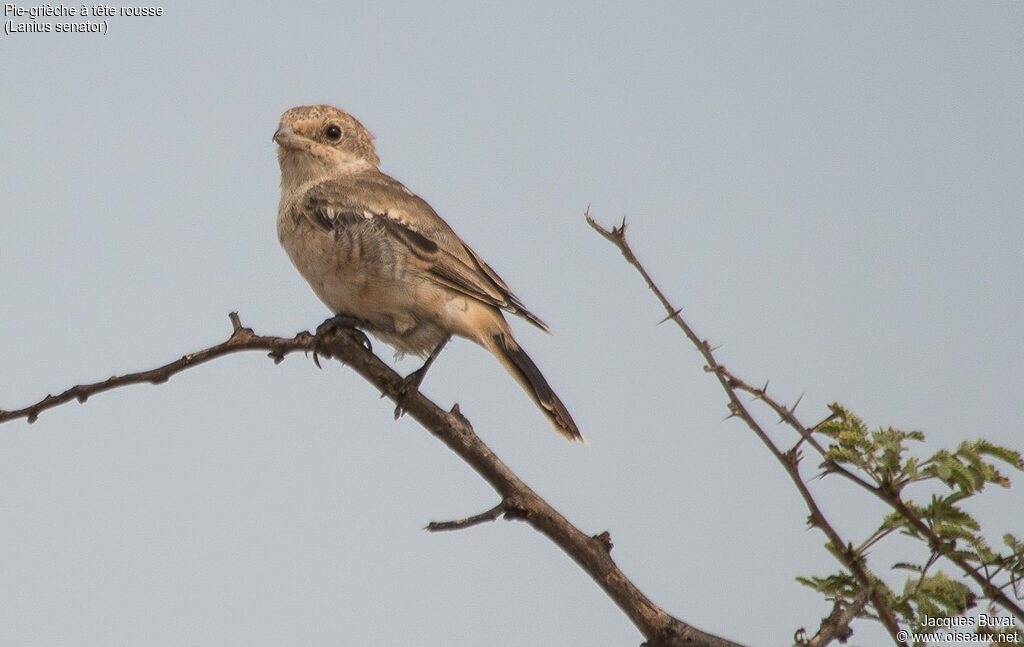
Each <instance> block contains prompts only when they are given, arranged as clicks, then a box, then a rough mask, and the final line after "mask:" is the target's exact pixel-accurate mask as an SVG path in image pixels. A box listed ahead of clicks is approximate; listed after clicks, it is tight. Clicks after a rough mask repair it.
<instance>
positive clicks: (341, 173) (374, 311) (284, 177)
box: [274, 105, 583, 440]
mask: <svg viewBox="0 0 1024 647" xmlns="http://www.w3.org/2000/svg"><path fill="white" fill-rule="evenodd" d="M274 141H275V142H277V144H278V146H279V148H278V152H277V158H278V162H279V163H280V165H281V204H280V207H279V210H278V216H277V235H278V238H279V239H280V240H281V245H282V246H283V247H284V249H285V251H286V252H288V257H289V258H291V260H292V263H294V264H295V267H296V268H298V270H299V272H300V273H301V274H302V276H303V277H304V278H305V279H306V281H308V282H309V284H310V286H311V287H312V288H313V291H314V292H316V294H317V296H319V297H320V299H321V300H322V301H323V302H324V303H325V304H326V305H327V307H328V308H330V309H331V311H332V312H333V313H334V314H335V315H337V316H336V317H335V320H337V321H340V322H343V323H344V324H347V325H350V326H355V327H358V328H360V329H362V330H365V331H367V332H369V333H371V334H373V335H374V336H375V337H377V338H379V339H381V340H382V341H384V342H386V343H388V344H390V345H392V346H394V347H395V349H396V350H397V351H398V352H399V353H413V354H416V355H419V356H421V357H426V358H427V361H426V362H425V363H424V365H423V368H421V369H420V370H419V371H417V372H415V373H413V374H412V375H411V376H410V378H408V379H409V381H410V382H411V383H413V384H415V385H416V386H418V385H419V382H420V381H421V380H422V378H423V375H424V374H425V372H426V369H427V368H428V367H429V366H430V363H431V362H433V360H434V358H435V357H436V356H437V354H438V353H439V352H440V350H441V348H443V347H444V345H445V343H447V341H448V340H449V339H450V337H451V336H452V335H459V336H460V337H465V338H467V339H471V340H473V341H475V342H476V343H478V344H480V345H481V346H483V347H484V348H486V349H487V350H489V351H490V352H491V353H492V354H493V355H494V356H495V357H497V358H498V360H499V361H500V362H501V363H502V365H503V366H504V367H505V368H506V369H507V370H508V372H509V373H511V374H512V377H514V378H515V379H516V380H517V381H518V382H519V383H520V384H521V385H522V386H523V388H524V389H525V390H526V392H527V394H529V396H530V397H531V398H532V399H533V401H534V402H536V403H537V405H538V406H539V407H540V409H541V411H542V412H543V413H544V414H545V415H546V416H547V417H548V419H549V420H550V421H551V423H552V424H553V425H554V426H555V429H556V430H558V432H559V433H561V434H562V435H564V436H565V437H566V438H568V439H569V440H583V436H582V434H580V431H579V428H577V426H576V423H575V422H573V419H572V416H570V415H569V411H568V410H567V409H566V408H565V405H563V404H562V401H561V400H559V399H558V396H557V395H555V392H554V391H553V390H552V389H551V387H550V386H549V385H548V383H547V380H545V379H544V376H543V375H542V374H541V372H540V369H538V368H537V365H536V364H534V363H533V360H531V359H530V357H529V356H528V355H527V354H526V351H524V350H523V349H522V348H521V347H520V346H519V344H518V343H516V340H515V338H514V337H513V336H512V330H511V329H510V328H509V325H508V322H506V321H505V318H504V316H502V313H501V311H502V310H506V311H508V312H511V313H513V314H516V315H519V316H520V317H522V318H524V319H526V320H527V321H529V322H530V323H532V324H534V325H535V326H537V327H539V328H540V329H542V330H545V331H547V329H548V328H547V326H546V325H545V324H544V322H543V321H541V320H540V319H539V318H537V317H536V316H535V315H534V314H533V313H531V312H530V311H529V310H527V309H526V308H525V307H524V306H523V304H522V303H521V302H520V301H519V299H518V298H516V296H515V295H514V294H512V291H511V290H510V289H509V287H508V286H507V285H506V284H505V282H504V281H502V280H501V277H499V276H498V275H497V273H495V271H494V270H492V269H491V268H490V267H489V266H488V265H487V263H485V262H484V261H483V259H481V258H480V256H479V255H478V254H477V253H476V252H474V251H473V249H472V248H470V246H469V245H467V244H466V243H464V242H463V241H462V239H460V238H459V237H458V235H456V234H455V232H454V231H453V230H452V228H451V227H449V226H448V223H446V222H445V221H444V220H442V219H441V217H440V216H439V215H437V213H436V212H435V211H434V210H433V209H432V208H431V207H430V205H429V204H427V203H426V202H425V201H424V200H422V199H421V198H420V197H418V196H417V195H416V194H414V193H413V192H412V191H410V190H409V189H407V188H405V186H403V185H402V184H401V183H400V182H398V181H397V180H395V179H394V178H392V177H390V176H388V175H385V174H384V173H381V171H380V169H379V168H378V164H379V163H380V160H379V158H378V157H377V153H376V152H375V151H374V147H373V135H372V134H370V131H368V130H367V129H366V128H365V127H364V126H363V125H362V124H361V123H359V122H358V121H357V120H356V119H355V118H354V117H353V116H352V115H350V114H348V113H347V112H344V111H342V110H339V109H337V108H334V107H332V106H324V105H321V106H300V107H297V108H292V109H291V110H288V111H286V112H285V113H284V114H283V115H282V116H281V123H280V126H279V128H278V129H277V132H276V133H274ZM329 321H331V320H328V322H329ZM328 322H325V324H326V323H328Z"/></svg>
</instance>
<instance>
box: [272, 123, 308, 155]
mask: <svg viewBox="0 0 1024 647" xmlns="http://www.w3.org/2000/svg"><path fill="white" fill-rule="evenodd" d="M274 141H275V142H277V145H278V146H280V147H281V148H288V149H291V150H300V149H302V148H303V145H302V142H303V139H302V137H299V136H298V135H296V134H295V131H294V130H292V127H291V125H290V124H285V125H284V126H281V127H280V128H278V129H277V132H275V133H274Z"/></svg>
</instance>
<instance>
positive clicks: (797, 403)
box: [789, 391, 807, 413]
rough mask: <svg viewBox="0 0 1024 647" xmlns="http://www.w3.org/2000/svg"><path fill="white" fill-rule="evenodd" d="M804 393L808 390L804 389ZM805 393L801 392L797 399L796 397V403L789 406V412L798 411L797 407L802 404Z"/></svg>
mask: <svg viewBox="0 0 1024 647" xmlns="http://www.w3.org/2000/svg"><path fill="white" fill-rule="evenodd" d="M804 393H807V392H806V391H804ZM804 393H801V394H800V397H799V398H797V399H796V402H794V403H793V406H792V407H790V408H789V412H790V413H796V408H797V407H798V406H800V401H801V400H803V399H804Z"/></svg>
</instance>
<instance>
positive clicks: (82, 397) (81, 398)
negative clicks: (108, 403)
mask: <svg viewBox="0 0 1024 647" xmlns="http://www.w3.org/2000/svg"><path fill="white" fill-rule="evenodd" d="M75 399H76V400H78V401H79V402H80V403H82V404H85V401H86V400H88V399H89V396H88V395H86V394H84V393H80V394H79V395H78V396H77V397H76V398H75Z"/></svg>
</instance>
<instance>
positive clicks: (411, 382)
mask: <svg viewBox="0 0 1024 647" xmlns="http://www.w3.org/2000/svg"><path fill="white" fill-rule="evenodd" d="M427 368H429V365H424V366H422V367H420V368H418V369H416V370H415V371H413V372H412V373H409V374H408V375H406V376H405V377H404V378H402V383H401V384H400V385H399V386H398V389H397V392H396V393H395V397H396V399H398V400H402V399H404V398H405V396H407V395H409V393H410V392H412V391H419V390H420V384H423V378H424V377H426V376H427ZM403 414H405V409H404V408H403V407H402V405H400V404H397V405H395V420H398V419H399V418H401V417H402V415H403Z"/></svg>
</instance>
